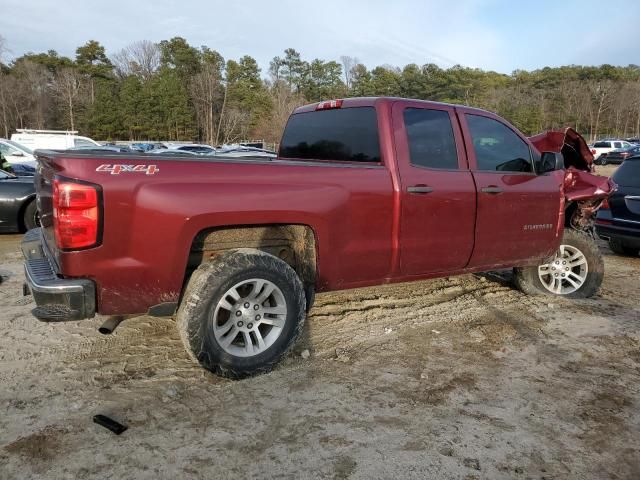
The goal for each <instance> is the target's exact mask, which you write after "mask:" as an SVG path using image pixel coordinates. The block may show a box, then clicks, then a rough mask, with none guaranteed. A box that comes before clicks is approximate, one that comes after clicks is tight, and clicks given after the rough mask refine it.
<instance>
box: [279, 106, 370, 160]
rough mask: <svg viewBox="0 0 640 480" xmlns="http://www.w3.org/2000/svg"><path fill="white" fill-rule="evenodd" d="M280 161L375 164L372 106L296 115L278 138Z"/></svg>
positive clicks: (290, 118)
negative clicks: (291, 159) (301, 160)
mask: <svg viewBox="0 0 640 480" xmlns="http://www.w3.org/2000/svg"><path fill="white" fill-rule="evenodd" d="M280 156H281V157H283V158H296V159H298V158H299V159H309V160H334V161H345V162H379V161H380V142H379V140H378V118H377V116H376V110H375V108H373V107H354V108H339V109H332V110H317V111H313V112H305V113H297V114H295V115H291V117H289V122H288V123H287V126H286V128H285V129H284V134H283V135H282V143H281V144H280Z"/></svg>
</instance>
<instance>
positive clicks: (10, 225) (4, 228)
mask: <svg viewBox="0 0 640 480" xmlns="http://www.w3.org/2000/svg"><path fill="white" fill-rule="evenodd" d="M38 224H39V219H38V209H37V207H36V187H35V185H34V183H33V177H17V176H15V175H13V174H11V173H8V172H5V171H4V170H0V232H20V231H24V230H29V229H31V228H35V227H37V226H38Z"/></svg>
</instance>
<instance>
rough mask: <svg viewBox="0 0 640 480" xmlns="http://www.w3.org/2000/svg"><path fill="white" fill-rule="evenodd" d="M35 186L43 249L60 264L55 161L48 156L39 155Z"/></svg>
mask: <svg viewBox="0 0 640 480" xmlns="http://www.w3.org/2000/svg"><path fill="white" fill-rule="evenodd" d="M37 161H38V165H37V167H36V175H35V185H36V202H37V205H38V213H39V214H40V225H41V227H42V236H43V241H44V242H43V243H44V245H43V247H44V248H45V249H47V250H48V251H49V253H51V257H52V258H53V259H54V260H55V261H56V263H57V262H58V254H59V252H58V250H57V248H56V240H55V236H54V232H53V177H54V176H55V170H54V163H53V162H54V160H53V158H52V157H48V156H46V155H42V154H38V155H37Z"/></svg>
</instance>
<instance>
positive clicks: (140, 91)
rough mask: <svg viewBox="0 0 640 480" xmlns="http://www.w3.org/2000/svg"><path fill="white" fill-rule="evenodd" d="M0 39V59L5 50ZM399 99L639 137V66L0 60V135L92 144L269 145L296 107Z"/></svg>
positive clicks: (85, 52)
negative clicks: (59, 136) (59, 133)
mask: <svg viewBox="0 0 640 480" xmlns="http://www.w3.org/2000/svg"><path fill="white" fill-rule="evenodd" d="M4 47H5V45H4V42H3V41H2V38H0V59H1V58H2V54H3V53H4ZM379 95H387V96H398V97H408V98H419V99H425V100H434V101H442V102H449V103H457V104H465V105H470V106H475V107H480V108H485V109H488V110H491V111H495V112H497V113H498V114H500V115H502V116H503V117H505V118H507V119H508V120H509V121H511V122H512V123H513V124H514V125H516V126H517V127H518V128H519V129H521V130H522V131H523V132H524V133H526V134H533V133H537V132H540V131H543V130H546V129H550V128H559V127H563V126H571V127H573V128H575V129H576V130H578V131H579V132H581V133H582V134H583V135H584V136H585V137H587V138H588V139H589V140H594V139H596V138H602V137H605V136H611V137H640V67H638V66H637V65H629V66H626V67H618V66H612V65H601V66H576V65H571V66H563V67H557V68H550V67H545V68H542V69H539V70H534V71H524V70H517V71H514V72H513V73H512V74H510V75H506V74H502V73H497V72H493V71H485V70H481V69H477V68H467V67H463V66H460V65H456V66H453V67H451V68H441V67H439V66H437V65H435V64H433V63H429V64H425V65H422V66H420V65H417V64H410V65H406V66H405V67H404V68H398V67H394V66H390V65H381V66H378V67H375V68H373V69H369V68H367V67H366V66H365V65H364V64H362V63H361V62H359V61H358V59H356V58H354V57H350V56H343V57H340V59H339V61H335V60H330V61H325V60H321V59H314V60H311V61H309V60H304V59H303V58H302V56H301V54H300V53H299V52H297V51H296V50H294V49H293V48H289V49H287V50H285V51H284V52H283V55H282V56H276V57H274V58H273V60H272V61H271V62H270V65H269V70H268V72H265V74H264V75H263V72H261V70H260V68H259V67H258V63H257V62H256V60H255V59H254V58H252V57H251V56H249V55H245V56H243V57H242V58H240V59H237V60H235V59H227V60H225V59H224V58H223V57H222V55H221V54H220V53H218V52H217V51H215V50H212V49H210V48H209V47H206V46H202V47H195V46H192V45H189V43H188V42H187V41H186V40H185V39H184V38H181V37H174V38H172V39H170V40H163V41H161V42H159V43H153V42H150V41H139V42H135V43H132V44H131V45H129V46H128V47H126V48H124V49H122V50H121V51H119V52H115V53H113V54H112V55H107V52H106V50H105V48H104V47H103V46H102V45H101V44H100V43H99V42H97V41H95V40H91V41H88V42H87V43H86V44H84V45H82V46H80V47H78V48H77V50H76V55H75V58H69V57H65V56H61V55H59V54H58V53H57V52H56V51H55V50H49V51H47V52H43V53H27V54H25V55H22V56H20V57H18V58H15V59H13V60H12V61H11V62H7V63H2V62H0V135H4V136H5V137H8V136H10V135H11V133H12V132H14V131H15V129H17V128H37V129H70V130H79V131H80V132H81V133H82V134H84V135H87V136H91V137H93V138H96V139H100V140H187V141H198V142H204V143H207V144H211V145H219V144H222V143H233V142H237V141H239V140H242V139H248V138H262V139H265V140H266V141H268V142H278V141H279V139H280V135H281V133H282V130H283V128H284V125H285V123H286V121H287V118H288V116H289V114H290V112H291V111H292V110H293V109H294V108H295V107H297V106H299V105H302V104H304V103H308V102H315V101H320V100H326V99H331V98H342V97H354V96H379Z"/></svg>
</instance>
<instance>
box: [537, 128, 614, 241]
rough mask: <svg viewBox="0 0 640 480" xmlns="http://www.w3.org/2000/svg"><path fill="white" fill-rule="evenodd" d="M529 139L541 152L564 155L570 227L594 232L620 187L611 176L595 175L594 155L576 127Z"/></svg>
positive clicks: (564, 187)
mask: <svg viewBox="0 0 640 480" xmlns="http://www.w3.org/2000/svg"><path fill="white" fill-rule="evenodd" d="M529 140H530V141H531V143H533V145H534V146H535V147H536V148H537V149H538V150H539V151H540V152H560V153H562V156H563V158H564V166H565V176H564V183H563V190H564V195H565V201H566V204H565V211H566V217H567V222H568V225H570V226H571V227H572V228H574V229H576V230H581V231H586V232H592V231H593V223H594V220H595V215H596V212H597V211H598V209H599V208H600V207H601V205H602V203H603V202H604V200H605V199H606V198H607V197H609V195H611V194H612V193H613V192H614V191H615V190H616V188H617V186H616V184H615V182H614V181H613V180H611V179H610V178H608V177H603V176H598V175H595V166H594V164H593V155H592V154H591V151H590V150H589V147H588V146H587V142H586V141H585V139H584V138H583V137H582V135H580V134H579V133H578V132H576V131H575V130H574V129H573V128H566V129H564V130H550V131H548V132H545V133H540V134H538V135H535V136H533V137H529Z"/></svg>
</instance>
